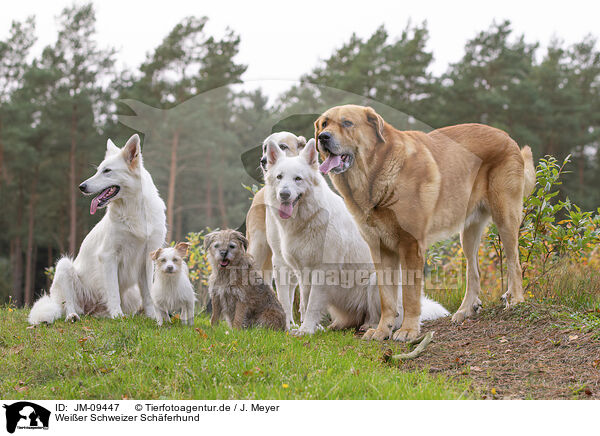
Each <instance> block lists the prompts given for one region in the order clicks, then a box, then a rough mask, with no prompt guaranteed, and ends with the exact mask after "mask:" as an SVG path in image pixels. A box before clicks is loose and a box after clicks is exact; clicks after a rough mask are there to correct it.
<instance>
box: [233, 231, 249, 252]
mask: <svg viewBox="0 0 600 436" xmlns="http://www.w3.org/2000/svg"><path fill="white" fill-rule="evenodd" d="M233 235H234V237H235V239H236V240H237V241H238V242H239V243H240V244H242V247H244V251H246V250H247V249H248V239H246V237H245V236H244V235H242V234H241V233H240V232H233Z"/></svg>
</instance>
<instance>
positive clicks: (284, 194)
mask: <svg viewBox="0 0 600 436" xmlns="http://www.w3.org/2000/svg"><path fill="white" fill-rule="evenodd" d="M291 196H292V193H291V192H290V191H281V192H280V193H279V198H281V200H282V201H287V200H289V199H290V197H291Z"/></svg>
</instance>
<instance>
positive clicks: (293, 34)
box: [0, 0, 600, 95]
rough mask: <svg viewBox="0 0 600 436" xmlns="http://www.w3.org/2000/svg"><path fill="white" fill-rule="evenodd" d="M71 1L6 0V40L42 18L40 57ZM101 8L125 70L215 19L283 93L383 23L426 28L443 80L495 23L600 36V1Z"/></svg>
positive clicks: (119, 0) (199, 2) (103, 25)
mask: <svg viewBox="0 0 600 436" xmlns="http://www.w3.org/2000/svg"><path fill="white" fill-rule="evenodd" d="M71 3H73V2H72V1H69V0H53V1H41V0H40V1H28V0H19V1H10V2H8V1H6V0H3V2H2V7H1V11H2V12H1V14H0V37H1V38H4V37H5V36H6V35H7V33H8V28H9V26H10V22H11V21H12V20H14V19H17V20H22V19H24V18H25V17H27V16H28V15H35V16H36V17H37V35H38V38H39V42H38V45H37V47H36V49H37V51H38V52H39V51H41V48H42V47H43V46H44V45H46V44H50V43H52V42H53V41H54V40H55V38H56V20H55V17H56V16H57V15H58V14H59V13H60V11H61V9H62V8H63V7H64V6H66V5H69V4H71ZM76 3H82V2H80V1H77V2H76ZM94 4H95V8H96V13H97V27H98V40H99V41H100V43H101V45H105V46H112V47H115V48H117V49H118V50H119V53H118V60H119V65H121V66H123V65H125V66H128V67H131V68H135V67H136V66H138V65H139V64H140V63H141V62H142V61H143V60H144V58H145V55H146V53H147V52H149V51H150V50H152V49H153V48H154V47H156V46H157V45H158V44H159V43H160V41H161V40H162V39H163V38H164V36H165V35H166V34H167V33H168V32H169V30H170V29H171V28H172V27H173V26H174V25H175V24H176V23H178V22H179V21H180V20H181V19H182V18H183V17H185V16H188V15H196V16H202V15H206V16H208V17H209V19H210V20H209V25H208V31H209V32H210V33H212V34H215V35H222V34H223V32H224V31H225V29H226V27H228V26H229V27H230V28H232V29H233V30H235V31H236V32H237V33H238V34H240V35H241V46H240V54H239V57H238V61H239V62H242V63H244V64H247V65H248V70H247V72H246V74H245V76H244V79H245V80H247V81H252V80H265V79H276V80H286V82H285V83H282V85H281V88H282V89H281V90H283V89H285V88H287V86H289V82H287V81H288V80H295V79H298V78H299V77H300V76H301V75H302V74H304V73H306V72H307V71H309V70H310V69H311V68H313V67H314V66H315V65H316V64H317V63H318V61H319V59H324V58H327V57H328V56H329V55H330V54H331V53H332V51H333V50H334V49H335V48H336V47H339V46H341V45H342V44H343V43H344V42H345V41H347V40H348V39H349V37H350V35H351V34H352V33H353V32H355V33H357V34H358V35H359V36H362V37H367V36H369V35H370V34H372V33H373V31H374V30H375V29H376V28H377V27H378V26H380V25H381V24H385V26H386V28H387V30H388V32H389V33H390V35H391V36H392V37H394V36H395V35H399V34H400V32H401V31H402V29H403V28H404V27H405V26H406V23H407V22H408V20H412V22H413V23H420V22H422V21H423V20H427V23H428V28H429V32H430V40H429V49H430V50H432V51H433V53H434V57H435V59H434V64H433V67H432V68H433V71H434V72H435V73H440V72H442V71H444V70H445V68H446V67H447V65H448V63H451V62H455V61H457V60H458V59H459V58H460V56H461V54H462V53H463V47H464V43H465V41H466V40H467V39H469V38H472V37H473V36H474V35H475V34H476V33H477V32H478V31H480V30H483V29H486V28H488V27H489V25H490V23H491V22H492V20H494V19H495V20H497V21H499V20H502V19H510V20H511V21H512V23H513V28H514V29H515V30H516V31H517V32H518V33H524V34H525V35H526V39H527V40H528V41H530V42H532V41H541V42H542V43H544V44H545V43H547V42H548V41H549V40H550V38H552V37H553V36H558V37H560V38H562V39H564V40H565V41H566V42H567V43H572V42H576V41H578V40H581V39H582V38H583V37H584V36H585V35H586V34H588V33H592V34H594V35H598V34H599V33H600V32H599V17H600V14H598V12H599V9H600V7H599V6H598V2H597V1H596V2H594V1H587V2H586V1H579V0H569V1H560V2H559V1H539V2H535V1H526V0H520V1H513V0H504V1H493V2H485V1H482V0H480V1H460V0H453V1H435V2H434V1H426V0H415V1H411V2H408V1H400V0H395V1H379V0H361V1H354V2H353V1H348V0H346V1H324V0H322V1H313V0H296V1H291V2H284V1H258V0H253V1H249V0H246V1H239V2H230V1H223V0H220V1H219V0H212V1H207V0H196V1H193V0H167V1H160V2H158V1H154V2H153V1H144V2H142V1H127V0H102V1H96V2H94ZM271 83H272V82H271ZM276 88H277V86H275V87H274V88H273V89H269V90H266V91H267V92H268V93H269V94H271V95H273V93H274V92H277V91H279V89H276Z"/></svg>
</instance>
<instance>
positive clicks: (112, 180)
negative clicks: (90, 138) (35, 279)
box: [29, 135, 167, 324]
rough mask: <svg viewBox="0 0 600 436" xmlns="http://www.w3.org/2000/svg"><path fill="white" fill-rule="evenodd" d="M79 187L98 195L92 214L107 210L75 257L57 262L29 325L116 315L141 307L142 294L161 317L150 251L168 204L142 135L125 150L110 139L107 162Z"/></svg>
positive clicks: (150, 311)
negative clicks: (145, 156) (148, 163)
mask: <svg viewBox="0 0 600 436" xmlns="http://www.w3.org/2000/svg"><path fill="white" fill-rule="evenodd" d="M79 189H80V190H81V191H82V192H83V193H84V194H88V195H89V194H96V196H95V197H94V198H93V199H92V203H91V206H90V213H91V214H94V213H95V212H96V210H97V209H100V208H103V207H106V206H108V210H107V212H106V214H105V215H104V217H103V218H102V220H100V222H99V223H98V224H97V225H96V226H95V227H94V228H93V229H92V231H91V232H90V233H89V234H88V235H87V236H86V237H85V239H84V240H83V243H82V244H81V248H80V249H79V254H78V255H77V257H76V258H75V260H73V259H71V258H69V257H63V258H62V259H60V260H59V261H58V263H57V264H56V271H55V274H54V281H53V282H52V286H51V287H50V295H45V296H43V297H42V298H40V299H39V300H38V301H37V302H36V303H35V304H34V305H33V308H32V309H31V312H30V314H29V323H30V324H39V323H41V322H47V323H51V322H54V321H55V320H57V319H58V318H60V317H62V316H65V317H66V320H71V321H76V320H78V319H79V316H80V315H82V314H93V315H97V316H108V317H111V318H117V317H120V316H123V311H125V312H127V313H135V312H137V310H139V308H140V295H139V294H140V293H141V300H142V301H141V303H142V305H143V308H144V311H145V313H146V315H147V316H149V317H151V318H154V319H157V318H156V313H155V310H154V305H153V303H152V299H151V297H150V284H151V277H152V261H151V259H150V252H152V251H154V250H156V249H157V248H159V247H162V246H163V244H164V242H165V235H166V232H167V229H166V219H165V204H164V202H163V201H162V200H161V198H160V196H159V195H158V190H157V189H156V186H154V182H153V181H152V177H150V174H149V173H148V171H146V169H145V168H144V165H143V161H142V153H141V148H140V138H139V136H138V135H133V136H132V137H131V138H129V140H128V141H127V143H126V144H125V146H124V147H123V148H122V149H120V148H118V147H117V146H116V145H115V144H113V142H112V141H111V140H110V139H109V140H108V142H107V144H106V155H105V157H104V161H102V163H101V164H100V165H99V166H98V171H96V174H94V176H92V177H90V178H89V179H87V180H86V181H85V182H83V183H82V184H81V185H79Z"/></svg>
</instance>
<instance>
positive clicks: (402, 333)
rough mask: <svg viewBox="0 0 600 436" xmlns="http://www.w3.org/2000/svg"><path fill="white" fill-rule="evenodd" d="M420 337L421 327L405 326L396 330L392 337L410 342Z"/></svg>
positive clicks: (395, 339)
mask: <svg viewBox="0 0 600 436" xmlns="http://www.w3.org/2000/svg"><path fill="white" fill-rule="evenodd" d="M418 337H419V329H418V328H405V327H402V328H401V329H400V330H396V333H394V336H393V337H392V339H394V341H399V342H409V341H414V340H415V339H417V338H418Z"/></svg>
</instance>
